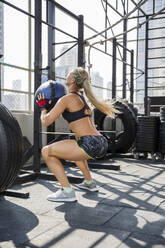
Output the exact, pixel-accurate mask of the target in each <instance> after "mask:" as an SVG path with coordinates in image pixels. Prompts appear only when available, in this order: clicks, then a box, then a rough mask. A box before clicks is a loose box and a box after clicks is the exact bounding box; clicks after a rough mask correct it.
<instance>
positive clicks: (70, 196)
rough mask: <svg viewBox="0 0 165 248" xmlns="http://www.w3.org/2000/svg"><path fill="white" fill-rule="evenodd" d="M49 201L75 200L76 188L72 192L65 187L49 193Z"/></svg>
mask: <svg viewBox="0 0 165 248" xmlns="http://www.w3.org/2000/svg"><path fill="white" fill-rule="evenodd" d="M47 200H48V201H54V202H75V201H77V199H76V195H75V192H74V190H72V191H71V192H70V193H67V192H65V191H64V189H63V188H62V189H59V190H58V191H57V192H56V193H54V194H51V195H48V197H47Z"/></svg>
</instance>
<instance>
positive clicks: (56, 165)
mask: <svg viewBox="0 0 165 248" xmlns="http://www.w3.org/2000/svg"><path fill="white" fill-rule="evenodd" d="M42 156H43V159H44V160H45V162H46V164H47V166H48V167H49V169H50V170H51V172H52V173H53V174H54V175H55V177H56V178H57V180H58V181H59V182H60V184H61V186H62V187H70V184H69V181H68V178H67V176H66V174H65V171H64V168H63V165H62V163H61V162H60V160H59V159H65V160H70V161H81V160H87V159H88V156H87V155H86V154H85V153H84V152H83V151H82V150H81V149H80V148H79V146H78V145H77V143H76V141H75V140H63V141H59V142H56V143H54V144H51V145H48V146H45V147H43V149H42ZM81 167H82V166H81ZM83 171H84V173H85V175H88V174H89V172H88V171H89V168H88V167H85V168H84V169H83Z"/></svg>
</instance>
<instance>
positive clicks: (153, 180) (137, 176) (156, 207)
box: [0, 158, 165, 248]
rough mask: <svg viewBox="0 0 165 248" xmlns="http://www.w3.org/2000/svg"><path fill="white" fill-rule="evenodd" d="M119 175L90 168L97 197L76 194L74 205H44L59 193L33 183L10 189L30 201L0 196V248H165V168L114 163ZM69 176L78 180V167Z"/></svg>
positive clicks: (134, 162)
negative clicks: (50, 195)
mask: <svg viewBox="0 0 165 248" xmlns="http://www.w3.org/2000/svg"><path fill="white" fill-rule="evenodd" d="M108 162H109V163H110V164H112V165H120V170H119V171H117V170H107V169H93V168H91V171H92V175H93V177H94V179H95V181H96V182H97V184H98V187H99V192H98V193H96V192H95V193H88V192H85V191H83V190H80V189H78V188H77V187H76V184H75V185H72V186H73V187H74V188H75V190H76V195H77V199H78V201H77V202H76V203H55V202H49V201H47V200H46V197H47V195H48V194H50V193H51V192H55V191H56V190H57V189H58V188H59V184H58V183H57V182H55V181H46V180H41V179H40V180H36V181H31V182H27V183H24V184H22V185H15V186H13V188H12V190H15V191H18V192H29V193H30V198H28V199H20V198H14V197H7V196H5V197H3V196H1V197H0V248H13V247H19V248H23V247H24V248H29V247H44V248H46V247H58V248H65V247H66V248H96V247H99V248H107V247H110V248H116V247H117V248H126V247H131V248H137V247H138V248H139V247H140V248H141V247H146V248H162V247H165V163H164V162H152V161H151V160H135V159H129V158H124V159H123V158H115V159H114V161H112V160H110V161H108ZM65 170H66V171H67V174H68V175H69V176H74V177H77V176H78V177H81V173H80V171H79V170H78V169H77V168H76V167H66V166H65Z"/></svg>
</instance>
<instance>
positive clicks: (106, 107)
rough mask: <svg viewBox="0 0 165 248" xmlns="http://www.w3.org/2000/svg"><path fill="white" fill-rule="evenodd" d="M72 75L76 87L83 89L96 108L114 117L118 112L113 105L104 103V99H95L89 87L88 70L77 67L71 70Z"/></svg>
mask: <svg viewBox="0 0 165 248" xmlns="http://www.w3.org/2000/svg"><path fill="white" fill-rule="evenodd" d="M73 76H74V78H75V80H76V85H77V87H78V88H83V89H84V91H85V94H86V96H87V98H88V99H89V101H90V102H91V103H92V104H93V105H94V106H95V107H96V108H97V109H99V110H100V111H101V112H103V113H104V114H106V115H108V116H109V117H111V118H113V119H114V118H115V114H119V113H120V112H119V111H118V110H117V109H115V108H114V107H113V105H112V104H111V103H106V102H104V101H103V102H101V101H99V100H97V99H96V97H95V96H94V94H93V92H92V89H91V85H90V79H89V76H88V72H87V71H86V70H85V69H84V68H82V67H78V68H77V69H75V70H74V72H73Z"/></svg>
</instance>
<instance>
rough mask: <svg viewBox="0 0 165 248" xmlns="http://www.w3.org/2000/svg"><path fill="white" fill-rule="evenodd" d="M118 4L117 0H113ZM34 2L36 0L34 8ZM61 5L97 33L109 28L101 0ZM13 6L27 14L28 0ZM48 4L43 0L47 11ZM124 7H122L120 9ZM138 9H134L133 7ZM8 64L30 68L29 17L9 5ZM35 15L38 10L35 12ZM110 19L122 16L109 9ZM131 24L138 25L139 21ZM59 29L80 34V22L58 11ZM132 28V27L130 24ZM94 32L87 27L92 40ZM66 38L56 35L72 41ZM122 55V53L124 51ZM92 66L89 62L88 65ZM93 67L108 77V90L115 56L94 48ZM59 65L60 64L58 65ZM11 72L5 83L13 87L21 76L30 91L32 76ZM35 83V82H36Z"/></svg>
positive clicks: (72, 0) (69, 0) (64, 0)
mask: <svg viewBox="0 0 165 248" xmlns="http://www.w3.org/2000/svg"><path fill="white" fill-rule="evenodd" d="M113 1H114V0H113ZM33 2H34V0H32V6H33ZM57 2H58V3H59V4H61V5H63V6H64V7H65V8H67V9H69V10H70V11H72V12H73V13H75V14H76V15H83V16H84V22H85V23H86V24H88V25H89V26H91V27H93V28H95V29H96V30H97V31H102V30H104V27H105V26H104V25H105V15H104V9H103V7H102V4H101V1H100V0H91V1H89V0H83V1H77V0H58V1H57ZM119 2H120V1H119ZM12 4H15V5H17V6H18V7H20V8H22V9H24V10H26V11H27V8H28V0H21V1H20V0H13V1H12ZM45 4H46V1H45V0H43V9H44V8H45ZM120 7H121V6H119V8H120ZM133 7H134V6H130V8H133ZM4 13H5V15H4V25H5V29H4V51H5V52H4V62H6V63H11V64H15V65H17V66H21V67H26V68H27V67H28V17H27V16H25V15H23V14H22V13H19V12H18V11H17V10H14V9H12V8H11V7H8V6H6V5H5V8H4ZM32 13H34V8H33V10H32ZM108 17H109V20H110V22H111V24H113V23H114V22H116V21H117V20H119V19H120V18H121V17H120V16H118V15H117V14H116V13H114V11H112V9H110V8H109V9H108ZM43 19H44V20H46V14H45V11H43ZM33 24H34V22H33V21H32V28H33ZM130 24H131V25H136V21H134V22H133V23H131V22H130ZM56 26H57V27H59V28H61V29H63V30H65V31H66V32H68V33H71V34H73V35H77V22H76V21H75V20H73V19H72V18H70V17H68V16H67V15H65V14H64V13H62V12H61V11H59V10H56ZM129 27H130V25H129ZM120 32H122V25H118V26H117V27H116V28H115V29H114V33H115V34H118V33H120ZM93 34H94V33H93V32H92V31H90V30H88V29H87V28H85V33H84V35H85V38H88V37H91V36H92V35H93ZM108 37H112V33H111V31H109V32H108ZM132 37H134V38H136V32H134V33H132ZM70 39H71V38H67V37H66V36H65V35H63V34H60V33H59V32H56V42H59V41H65V40H70ZM100 39H102V38H101V37H100V36H99V37H97V38H96V39H93V40H90V44H92V43H93V42H95V41H99V40H100ZM33 42H34V37H32V44H33ZM46 46H47V26H46V25H43V54H42V57H43V58H42V59H43V67H45V66H47V51H46V50H47V47H46ZM97 47H98V48H99V49H103V47H104V46H103V45H100V44H99V45H97ZM108 47H109V52H110V53H111V49H112V45H111V44H110V43H108ZM61 48H62V46H58V48H56V51H57V54H58V53H59V51H60V49H61ZM129 48H130V49H131V48H135V44H133V43H130V44H129ZM121 52H122V50H121ZM87 54H88V48H86V55H87ZM33 57H34V49H33V54H32V67H33V66H34V60H33ZM87 64H88V63H87ZM91 64H92V70H94V71H99V73H100V76H102V77H103V78H104V87H106V84H107V82H109V81H111V78H112V59H111V57H109V56H107V55H104V54H102V53H100V52H98V51H96V50H94V49H92V50H91ZM57 65H58V63H57ZM8 70H10V73H7V72H6V73H5V84H6V87H9V88H10V87H11V82H12V80H13V78H14V79H17V78H18V77H21V80H22V81H24V85H23V89H22V90H27V89H28V84H27V81H28V73H27V72H25V71H22V72H21V73H20V70H17V69H12V68H11V69H8ZM121 70H122V64H121V63H117V75H118V84H119V85H120V84H121V74H122V72H121ZM32 80H33V79H32Z"/></svg>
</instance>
